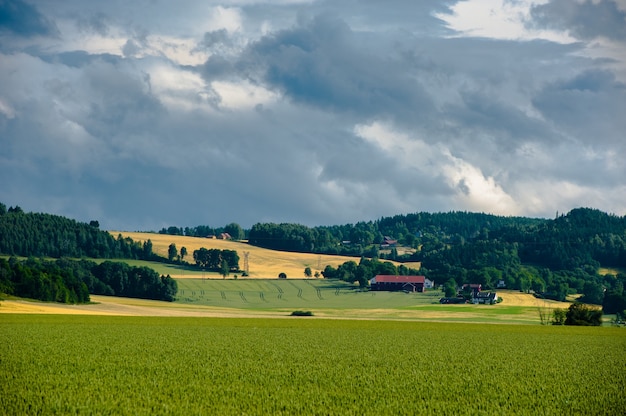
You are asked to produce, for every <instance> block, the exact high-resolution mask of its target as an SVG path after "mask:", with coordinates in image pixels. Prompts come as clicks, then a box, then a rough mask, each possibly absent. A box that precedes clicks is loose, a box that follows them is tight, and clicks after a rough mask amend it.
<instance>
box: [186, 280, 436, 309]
mask: <svg viewBox="0 0 626 416" xmlns="http://www.w3.org/2000/svg"><path fill="white" fill-rule="evenodd" d="M177 283H178V294H177V301H178V302H183V303H195V304H201V305H210V306H227V307H236V308H250V309H275V308H366V309H375V308H403V307H409V306H415V305H416V304H433V303H438V301H439V298H441V292H440V291H432V292H427V293H425V294H422V293H404V292H374V291H366V292H362V291H360V290H359V289H358V286H355V285H352V284H350V283H346V282H343V281H340V280H325V279H295V280H292V279H267V280H261V279H239V280H222V279H201V278H200V279H177Z"/></svg>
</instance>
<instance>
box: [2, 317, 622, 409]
mask: <svg viewBox="0 0 626 416" xmlns="http://www.w3.org/2000/svg"><path fill="white" fill-rule="evenodd" d="M0 349H1V350H2V351H3V354H2V361H1V365H0V408H2V409H3V412H5V413H6V414H75V413H81V414H119V415H126V414H128V415H130V414H132V415H148V414H149V415H152V414H174V415H176V414H181V415H182V414H220V415H231V414H233V415H234V414H237V415H240V414H259V415H260V414H272V415H289V414H326V415H351V414H353V415H380V414H461V415H462V414H472V415H473V414H483V415H491V414H497V415H501V414H516V415H525V414H528V415H532V414H536V413H537V411H538V410H537V409H540V413H541V414H543V415H562V414H607V415H614V414H621V413H622V412H623V410H624V409H625V408H626V396H624V392H623V386H624V384H625V383H626V371H625V370H626V367H625V365H624V361H623V353H624V351H625V350H626V331H624V330H623V329H622V328H574V327H542V326H507V325H504V326H503V325H462V324H446V323H419V322H390V321H338V320H324V319H317V318H315V319H312V320H310V319H302V318H291V319H283V320H277V319H211V318H203V319H197V318H146V317H87V316H55V315H30V316H27V315H0Z"/></svg>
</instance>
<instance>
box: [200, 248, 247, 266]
mask: <svg viewBox="0 0 626 416" xmlns="http://www.w3.org/2000/svg"><path fill="white" fill-rule="evenodd" d="M193 259H194V261H195V262H196V265H197V266H198V267H199V268H201V269H203V270H212V271H219V272H222V271H223V270H224V269H225V271H228V272H230V271H238V270H239V255H238V254H237V252H236V251H235V250H220V249H216V248H211V249H206V248H204V247H202V248H200V249H199V250H194V252H193Z"/></svg>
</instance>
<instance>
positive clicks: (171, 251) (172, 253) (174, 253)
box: [167, 243, 178, 261]
mask: <svg viewBox="0 0 626 416" xmlns="http://www.w3.org/2000/svg"><path fill="white" fill-rule="evenodd" d="M176 257H178V249H177V248H176V244H174V243H172V244H170V246H169V247H168V248H167V259H168V260H169V261H173V260H174V259H175V258H176Z"/></svg>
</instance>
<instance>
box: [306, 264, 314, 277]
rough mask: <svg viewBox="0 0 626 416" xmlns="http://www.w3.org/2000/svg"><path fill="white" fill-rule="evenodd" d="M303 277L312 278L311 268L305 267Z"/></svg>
mask: <svg viewBox="0 0 626 416" xmlns="http://www.w3.org/2000/svg"><path fill="white" fill-rule="evenodd" d="M304 276H305V277H311V276H313V272H312V271H311V268H310V267H308V266H307V267H305V268H304Z"/></svg>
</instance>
